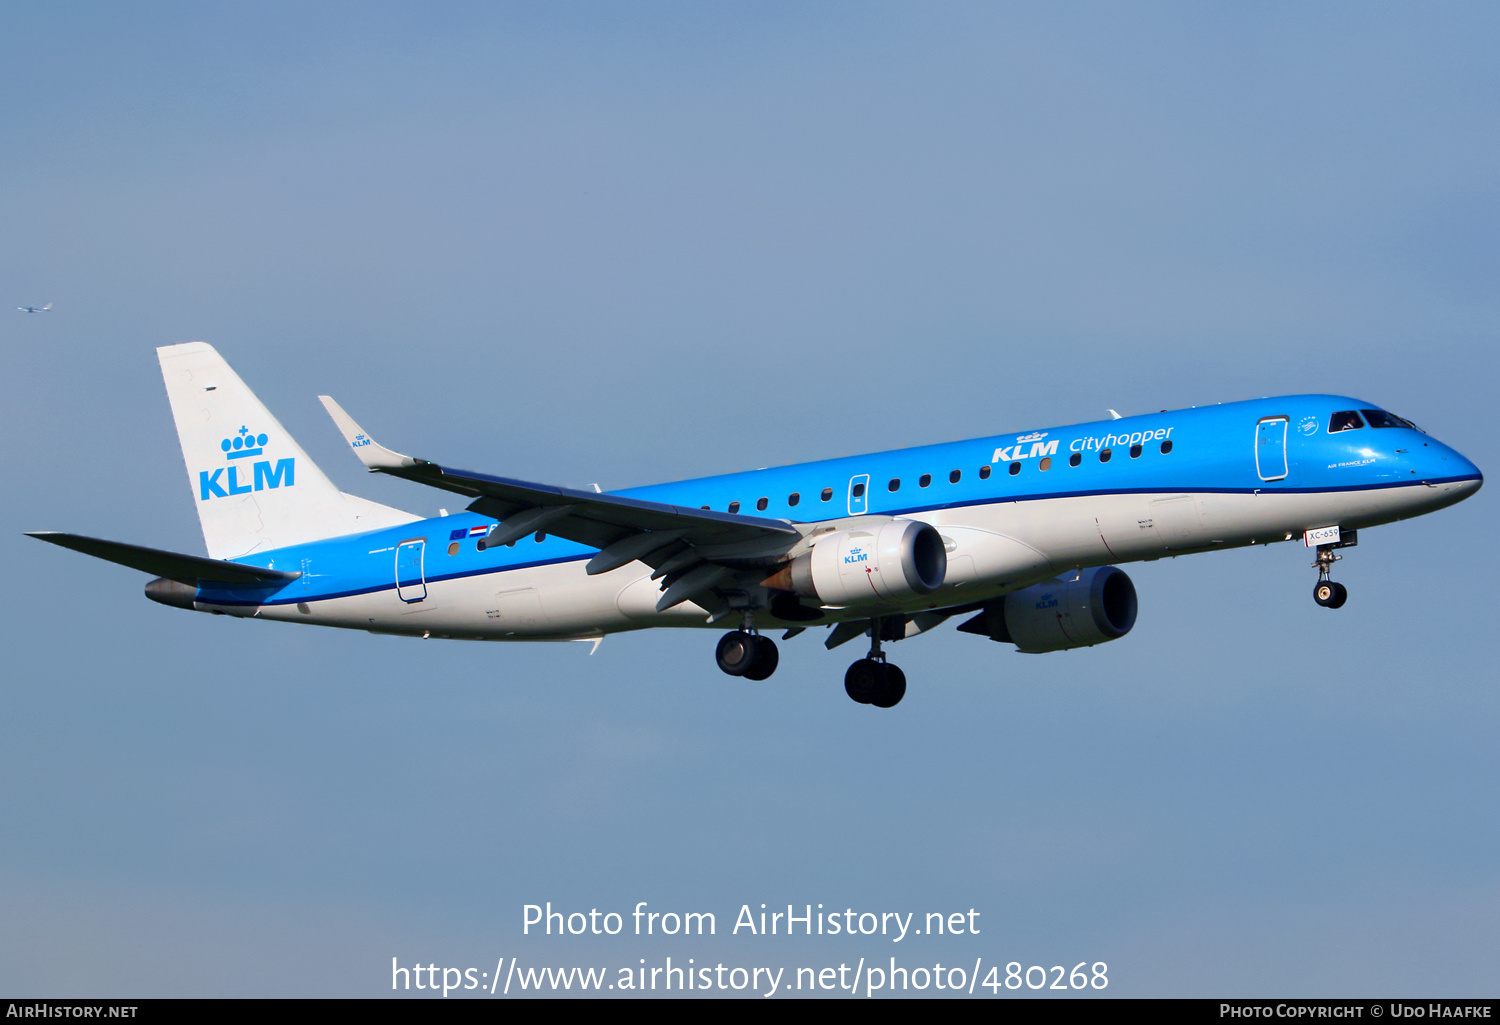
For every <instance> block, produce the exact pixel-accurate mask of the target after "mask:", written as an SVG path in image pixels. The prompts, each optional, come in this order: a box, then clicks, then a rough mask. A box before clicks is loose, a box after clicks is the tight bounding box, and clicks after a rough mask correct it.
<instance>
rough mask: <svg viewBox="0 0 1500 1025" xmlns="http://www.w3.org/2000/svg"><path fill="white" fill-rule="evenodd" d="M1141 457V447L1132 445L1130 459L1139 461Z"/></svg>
mask: <svg viewBox="0 0 1500 1025" xmlns="http://www.w3.org/2000/svg"><path fill="white" fill-rule="evenodd" d="M1140 457H1141V446H1139V445H1131V446H1130V458H1131V459H1139V458H1140Z"/></svg>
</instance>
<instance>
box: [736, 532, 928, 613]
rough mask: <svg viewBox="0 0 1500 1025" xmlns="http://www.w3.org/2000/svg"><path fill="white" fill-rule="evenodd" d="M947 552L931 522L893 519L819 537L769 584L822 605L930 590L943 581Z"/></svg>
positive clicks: (872, 599) (914, 594)
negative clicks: (808, 549) (870, 528)
mask: <svg viewBox="0 0 1500 1025" xmlns="http://www.w3.org/2000/svg"><path fill="white" fill-rule="evenodd" d="M947 571H948V553H947V551H946V550H945V549H944V548H943V539H942V536H941V535H939V534H938V532H937V530H936V528H934V527H933V526H932V525H931V524H929V523H922V522H920V521H918V520H891V521H890V522H888V523H882V524H881V525H880V526H878V527H875V528H873V529H872V530H841V531H838V532H837V533H833V534H828V535H826V536H824V537H821V538H819V539H818V540H817V542H816V543H815V544H814V545H813V547H812V550H811V551H807V552H804V553H803V554H801V555H799V556H797V558H795V559H793V560H792V562H791V563H790V564H789V565H787V566H785V567H784V568H782V570H781V571H780V572H779V573H776V574H775V575H774V576H771V577H769V578H767V579H766V580H765V581H764V583H765V586H767V587H771V588H775V589H778V590H782V591H792V592H795V593H797V594H800V595H804V596H806V597H808V598H815V599H817V600H818V602H820V603H821V604H823V605H861V604H869V603H871V602H879V601H889V600H892V599H901V598H911V597H916V596H920V595H924V594H931V593H932V592H933V591H936V590H937V589H938V588H939V587H942V586H943V577H944V575H945V574H946V573H947Z"/></svg>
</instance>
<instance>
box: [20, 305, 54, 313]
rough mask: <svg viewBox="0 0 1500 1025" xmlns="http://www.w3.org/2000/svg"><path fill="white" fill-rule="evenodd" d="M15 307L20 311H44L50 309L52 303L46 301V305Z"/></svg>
mask: <svg viewBox="0 0 1500 1025" xmlns="http://www.w3.org/2000/svg"><path fill="white" fill-rule="evenodd" d="M16 309H18V310H20V311H21V312H22V313H46V312H47V311H48V310H50V309H52V304H51V303H48V304H47V305H46V306H17V307H16Z"/></svg>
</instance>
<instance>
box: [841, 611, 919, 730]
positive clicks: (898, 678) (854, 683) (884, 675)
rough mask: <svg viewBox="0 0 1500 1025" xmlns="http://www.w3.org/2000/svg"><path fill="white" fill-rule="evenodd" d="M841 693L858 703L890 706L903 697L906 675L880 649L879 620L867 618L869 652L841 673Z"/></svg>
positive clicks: (904, 694)
mask: <svg viewBox="0 0 1500 1025" xmlns="http://www.w3.org/2000/svg"><path fill="white" fill-rule="evenodd" d="M844 693H845V694H848V695H849V696H850V697H851V698H853V699H854V700H855V701H858V702H859V703H860V704H862V705H874V706H875V707H876V708H892V707H894V706H895V705H897V704H898V703H899V702H900V701H901V699H902V698H903V697H905V696H906V674H905V673H903V672H902V671H901V669H900V667H898V666H894V665H892V664H891V663H889V662H887V661H886V660H885V653H884V652H883V651H881V650H880V620H879V619H872V620H870V654H869V655H868V656H867V657H865V658H862V659H860V660H859V661H858V662H856V663H854V664H853V665H852V666H850V667H849V671H848V672H846V673H845V674H844Z"/></svg>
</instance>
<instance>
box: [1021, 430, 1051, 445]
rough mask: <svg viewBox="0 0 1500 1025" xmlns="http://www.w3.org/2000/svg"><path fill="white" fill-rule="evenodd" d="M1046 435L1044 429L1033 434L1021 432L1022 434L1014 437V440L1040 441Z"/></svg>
mask: <svg viewBox="0 0 1500 1025" xmlns="http://www.w3.org/2000/svg"><path fill="white" fill-rule="evenodd" d="M1046 436H1047V432H1046V431H1037V432H1036V433H1035V434H1023V435H1021V436H1020V437H1019V438H1017V439H1016V442H1017V443H1020V442H1023V441H1041V440H1042V439H1043V438H1045V437H1046Z"/></svg>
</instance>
